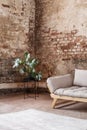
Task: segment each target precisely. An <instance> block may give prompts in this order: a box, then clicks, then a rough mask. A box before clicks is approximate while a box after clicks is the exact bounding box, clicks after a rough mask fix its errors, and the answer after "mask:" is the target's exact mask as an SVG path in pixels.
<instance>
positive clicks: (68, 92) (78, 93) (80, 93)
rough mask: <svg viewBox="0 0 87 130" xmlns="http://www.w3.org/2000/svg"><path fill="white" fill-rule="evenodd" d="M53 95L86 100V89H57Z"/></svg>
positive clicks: (74, 87) (76, 87)
mask: <svg viewBox="0 0 87 130" xmlns="http://www.w3.org/2000/svg"><path fill="white" fill-rule="evenodd" d="M54 94H56V95H60V96H62V95H63V96H70V97H79V98H87V87H78V86H72V87H68V88H59V89H57V90H56V91H55V92H54Z"/></svg>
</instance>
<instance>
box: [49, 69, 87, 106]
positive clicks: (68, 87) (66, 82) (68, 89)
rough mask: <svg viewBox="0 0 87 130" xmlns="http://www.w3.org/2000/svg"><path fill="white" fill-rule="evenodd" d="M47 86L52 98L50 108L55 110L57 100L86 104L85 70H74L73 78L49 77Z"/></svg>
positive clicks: (71, 76)
mask: <svg viewBox="0 0 87 130" xmlns="http://www.w3.org/2000/svg"><path fill="white" fill-rule="evenodd" d="M47 86H48V88H49V90H50V95H51V97H52V98H53V102H52V108H55V105H56V102H57V101H58V99H64V100H72V101H80V102H87V70H79V69H75V73H74V76H73V75H71V74H67V75H63V76H53V77H49V78H48V79H47Z"/></svg>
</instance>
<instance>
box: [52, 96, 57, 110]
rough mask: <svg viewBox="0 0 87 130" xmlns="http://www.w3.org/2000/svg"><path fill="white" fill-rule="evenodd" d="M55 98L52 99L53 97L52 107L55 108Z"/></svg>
mask: <svg viewBox="0 0 87 130" xmlns="http://www.w3.org/2000/svg"><path fill="white" fill-rule="evenodd" d="M57 100H58V99H57V98H54V99H53V102H52V108H55V105H56V102H57Z"/></svg>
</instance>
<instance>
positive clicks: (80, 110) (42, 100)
mask: <svg viewBox="0 0 87 130" xmlns="http://www.w3.org/2000/svg"><path fill="white" fill-rule="evenodd" d="M31 96H34V95H31ZM51 102H52V99H51V98H50V96H49V94H48V93H41V94H40V95H39V97H37V99H36V100H35V99H34V97H28V98H26V99H24V95H23V94H11V95H8V96H1V97H0V114H3V113H10V112H15V111H23V110H27V109H30V108H33V109H37V110H42V111H47V112H50V113H56V114H59V115H66V116H70V117H76V118H82V119H87V103H76V104H72V105H68V106H63V107H60V105H59V107H58V106H57V108H56V109H52V108H51Z"/></svg>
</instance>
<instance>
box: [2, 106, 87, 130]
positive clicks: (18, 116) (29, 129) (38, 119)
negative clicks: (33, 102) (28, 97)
mask: <svg viewBox="0 0 87 130" xmlns="http://www.w3.org/2000/svg"><path fill="white" fill-rule="evenodd" d="M0 130H87V120H83V119H76V118H71V117H66V116H60V115H56V114H52V113H48V112H43V111H38V110H35V109H29V110H25V111H20V112H14V113H9V114H1V115H0Z"/></svg>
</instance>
